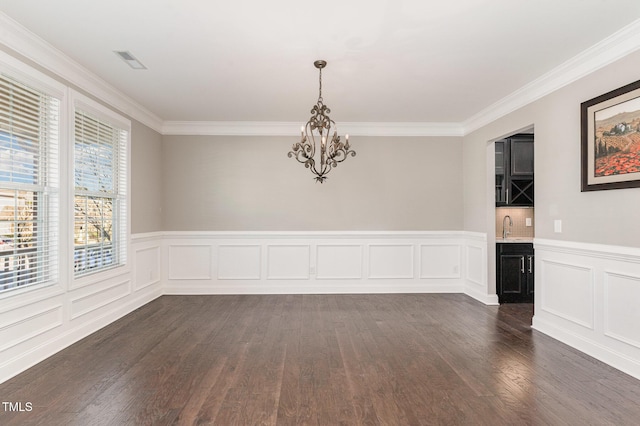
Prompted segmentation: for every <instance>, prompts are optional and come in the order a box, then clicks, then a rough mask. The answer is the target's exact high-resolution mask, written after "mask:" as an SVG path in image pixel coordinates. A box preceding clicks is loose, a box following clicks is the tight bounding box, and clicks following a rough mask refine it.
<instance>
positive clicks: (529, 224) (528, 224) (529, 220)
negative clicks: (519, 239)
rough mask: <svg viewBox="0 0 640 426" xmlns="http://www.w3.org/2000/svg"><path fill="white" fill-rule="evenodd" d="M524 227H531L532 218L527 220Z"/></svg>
mask: <svg viewBox="0 0 640 426" xmlns="http://www.w3.org/2000/svg"><path fill="white" fill-rule="evenodd" d="M524 226H531V218H530V217H527V218H525V220H524Z"/></svg>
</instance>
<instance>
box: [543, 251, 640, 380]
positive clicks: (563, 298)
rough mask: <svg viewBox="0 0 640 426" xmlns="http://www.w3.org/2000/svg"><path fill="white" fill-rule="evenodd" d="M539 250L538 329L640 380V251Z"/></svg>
mask: <svg viewBox="0 0 640 426" xmlns="http://www.w3.org/2000/svg"><path fill="white" fill-rule="evenodd" d="M534 246H535V251H536V256H535V270H536V277H535V286H536V293H535V316H534V318H533V327H534V328H535V329H536V330H539V331H541V332H543V333H545V334H548V335H550V336H552V337H554V338H556V339H558V340H561V341H562V342H564V343H567V344H568V345H571V346H573V347H575V348H577V349H579V350H581V351H583V352H585V353H587V354H589V355H591V356H593V357H595V358H598V359H600V360H601V361H603V362H606V363H607V364H609V365H612V366H614V367H616V368H618V369H620V370H622V371H624V372H626V373H628V374H630V375H632V376H634V377H636V378H639V379H640V249H639V248H631V247H617V246H605V245H599V244H584V243H575V242H565V241H555V240H542V239H535V240H534Z"/></svg>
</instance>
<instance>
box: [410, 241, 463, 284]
mask: <svg viewBox="0 0 640 426" xmlns="http://www.w3.org/2000/svg"><path fill="white" fill-rule="evenodd" d="M460 249H461V244H460V243H458V244H435V243H432V244H421V245H420V278H432V279H434V278H444V279H451V278H460V277H461V275H460V269H461V263H462V262H461V261H462V259H461V257H460V253H461V250H460Z"/></svg>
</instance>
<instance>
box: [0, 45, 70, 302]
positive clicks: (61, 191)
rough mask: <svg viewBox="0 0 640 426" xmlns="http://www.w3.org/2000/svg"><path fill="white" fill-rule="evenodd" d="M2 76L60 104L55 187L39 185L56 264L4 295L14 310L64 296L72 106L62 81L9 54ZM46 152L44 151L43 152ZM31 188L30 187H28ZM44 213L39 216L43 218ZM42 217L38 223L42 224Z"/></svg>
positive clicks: (0, 66)
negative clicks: (67, 158)
mask: <svg viewBox="0 0 640 426" xmlns="http://www.w3.org/2000/svg"><path fill="white" fill-rule="evenodd" d="M0 73H1V74H3V75H5V76H6V77H8V78H9V79H12V80H15V81H17V82H19V83H20V84H23V85H25V86H27V87H29V88H30V89H33V90H35V91H38V92H40V93H42V94H45V95H47V96H50V97H52V98H55V99H56V100H57V102H58V108H57V111H56V113H57V117H58V122H57V126H58V128H57V131H53V132H52V136H53V137H54V138H55V139H56V140H55V142H54V143H55V144H56V145H57V146H56V147H55V152H54V153H53V155H52V154H51V152H48V154H47V157H48V158H47V170H46V171H45V173H46V174H47V175H48V176H49V177H50V181H52V183H50V182H47V184H45V185H41V183H40V182H39V183H38V184H37V185H36V186H42V191H41V192H43V193H46V194H47V196H48V197H53V199H52V200H49V201H48V202H47V203H46V205H44V204H43V205H42V206H41V207H39V209H40V208H41V209H42V210H43V211H42V212H40V213H41V214H42V215H43V216H44V220H45V221H47V224H46V228H47V234H48V235H47V237H46V238H47V239H48V240H49V243H48V244H47V245H48V247H49V250H56V251H57V254H58V255H57V256H56V257H55V258H54V259H55V260H53V264H52V265H51V266H50V267H48V269H49V271H50V275H49V277H48V279H47V280H46V281H43V282H36V283H34V284H29V285H25V286H19V287H14V288H9V289H5V290H2V291H0V301H1V302H2V304H3V305H6V304H7V303H8V304H9V305H6V306H12V304H13V303H16V302H17V301H20V302H23V303H27V302H30V301H35V300H41V299H42V298H47V297H51V296H53V295H56V294H60V293H62V291H63V288H62V283H63V282H64V280H65V277H66V272H65V268H64V267H63V265H64V264H65V262H66V261H67V259H66V253H65V251H64V250H63V247H64V241H65V238H64V236H63V234H62V233H61V232H60V229H61V228H62V227H63V226H64V225H63V223H64V221H65V220H64V217H65V214H66V212H65V205H64V204H65V202H64V200H65V186H66V182H65V177H64V174H63V173H62V172H61V170H62V169H61V166H62V164H64V160H63V159H64V158H65V156H66V147H65V145H66V143H65V142H66V122H67V119H66V115H67V108H66V105H67V102H68V88H67V86H66V85H64V84H62V83H60V82H59V81H57V80H55V79H53V78H51V77H49V76H47V75H45V74H44V73H42V72H40V71H38V70H36V69H34V68H32V67H31V66H28V65H26V64H25V63H23V62H22V61H19V60H18V59H16V58H14V57H13V56H11V55H9V54H7V53H6V52H2V51H0ZM39 149H40V150H42V147H40V148H39ZM47 151H49V147H47ZM40 178H41V176H38V179H40ZM8 186H14V187H15V188H13V189H16V190H25V187H24V185H22V184H15V185H8ZM27 186H28V184H27ZM51 209H53V210H55V211H56V213H57V217H54V218H53V219H52V218H51V216H50V215H49V212H50V211H51ZM40 213H38V214H39V215H40ZM40 220H41V218H40V217H39V218H38V219H37V221H40Z"/></svg>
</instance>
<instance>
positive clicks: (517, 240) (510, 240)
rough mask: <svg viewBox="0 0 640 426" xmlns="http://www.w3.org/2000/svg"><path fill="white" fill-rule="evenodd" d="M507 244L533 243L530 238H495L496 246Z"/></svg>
mask: <svg viewBox="0 0 640 426" xmlns="http://www.w3.org/2000/svg"><path fill="white" fill-rule="evenodd" d="M508 243H533V238H531V237H510V238H496V244H508Z"/></svg>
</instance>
